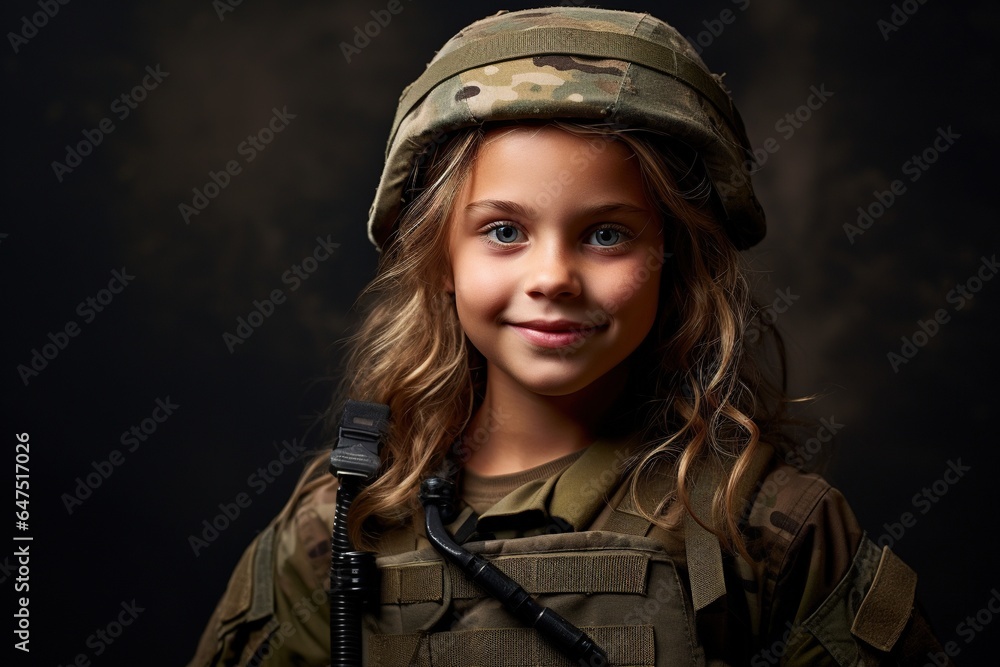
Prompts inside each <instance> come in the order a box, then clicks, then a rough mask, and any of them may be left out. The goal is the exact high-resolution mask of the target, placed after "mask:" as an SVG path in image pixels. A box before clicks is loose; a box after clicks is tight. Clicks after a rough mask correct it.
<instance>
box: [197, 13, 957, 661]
mask: <svg viewBox="0 0 1000 667" xmlns="http://www.w3.org/2000/svg"><path fill="white" fill-rule="evenodd" d="M750 156H751V149H750V144H749V142H748V140H747V138H746V135H745V132H744V129H743V124H742V121H741V119H740V117H739V114H738V112H737V111H736V109H735V107H734V106H733V105H732V101H731V99H730V97H729V95H728V93H727V92H726V91H725V89H724V88H723V87H722V85H721V77H717V76H715V75H712V74H710V73H709V71H708V70H707V69H706V68H705V66H704V65H703V64H702V63H701V61H700V59H699V58H698V56H697V55H696V54H695V53H694V51H693V49H692V48H691V47H690V46H689V45H688V44H687V43H686V42H685V41H684V39H683V38H682V37H681V36H680V35H679V34H678V33H677V32H676V31H675V30H674V29H673V28H671V27H670V26H668V25H667V24H665V23H663V22H662V21H659V20H657V19H655V18H652V17H650V16H649V15H640V14H632V13H627V12H619V11H608V10H598V9H587V8H569V7H552V8H546V9H539V10H528V11H520V12H512V13H500V14H498V15H496V16H493V17H490V18H487V19H485V20H482V21H479V22H477V23H475V24H473V25H471V26H469V27H467V28H466V29H464V30H463V31H462V32H460V33H459V34H458V35H457V36H456V37H454V38H453V39H452V40H450V41H449V42H448V43H447V44H445V46H444V47H443V48H442V49H441V51H439V52H438V54H437V55H436V56H435V58H434V60H433V61H432V62H431V64H430V65H429V66H428V69H427V71H426V72H425V73H424V75H422V76H421V77H420V79H418V80H417V81H416V82H415V83H414V84H413V85H411V86H410V87H408V88H407V89H406V90H405V91H404V93H403V96H402V98H401V99H400V104H399V108H398V110H397V114H396V120H395V123H394V126H393V130H392V135H391V137H390V140H389V149H388V153H387V160H386V167H385V171H384V173H383V176H382V180H381V183H380V185H379V188H378V191H377V193H376V198H375V202H374V204H373V206H372V210H371V216H370V219H369V235H370V237H371V239H372V241H373V242H374V243H375V245H376V246H377V247H379V248H380V249H381V251H382V257H381V262H380V266H379V271H378V276H377V277H376V279H375V281H374V282H373V283H372V285H371V286H370V288H369V294H370V295H372V297H373V304H372V306H371V307H370V309H369V310H368V312H367V313H366V315H365V319H364V321H363V324H362V326H361V329H360V331H359V332H358V334H357V335H356V337H355V339H354V341H353V344H354V347H353V351H352V354H351V356H350V360H349V363H348V369H347V372H346V374H345V377H346V381H345V391H344V395H345V398H346V397H350V398H354V399H357V400H363V401H369V402H374V403H383V404H386V405H388V406H389V408H390V410H391V415H392V417H391V424H390V426H389V428H388V432H387V434H386V436H385V443H384V447H383V450H382V467H381V469H380V472H379V474H378V476H377V477H376V478H375V479H374V480H373V481H372V483H371V484H370V485H369V486H368V487H367V488H366V489H365V490H364V491H362V492H361V493H360V495H359V496H358V497H357V499H356V500H355V502H354V504H353V507H352V509H351V512H350V516H349V518H348V525H349V529H350V537H351V540H352V542H353V544H354V546H355V547H357V548H362V549H370V550H373V551H375V552H376V553H377V554H378V555H379V560H378V566H379V570H380V572H381V586H380V590H379V596H378V599H379V602H380V607H379V609H377V610H376V611H375V612H374V613H368V614H367V615H366V617H365V632H366V649H365V650H366V656H367V657H366V659H367V661H368V662H367V664H398V665H410V664H419V665H498V666H500V665H533V664H553V665H556V664H571V663H570V662H568V660H567V658H565V657H563V656H561V655H559V654H558V652H556V651H555V650H554V649H552V648H551V646H550V645H549V644H547V643H546V641H544V640H543V639H541V638H540V637H539V636H538V633H537V632H536V631H534V630H532V629H529V628H523V627H520V626H519V624H518V623H517V622H516V621H515V620H514V619H513V617H511V616H510V615H508V614H507V612H506V611H504V610H503V609H502V608H500V607H499V605H498V604H497V603H496V602H495V601H494V600H491V599H489V598H488V597H487V596H486V595H485V594H484V593H483V591H482V590H481V589H479V588H478V587H477V586H474V585H472V584H470V583H469V582H468V580H467V579H466V578H464V576H463V575H462V573H460V572H458V571H457V570H455V569H454V568H450V567H447V566H444V565H443V564H442V560H441V558H440V556H438V555H437V553H436V552H435V550H434V549H432V548H429V546H428V545H429V542H428V539H427V536H426V535H427V533H426V532H425V530H424V511H423V509H422V508H421V506H420V503H419V501H418V488H419V487H420V484H421V482H422V481H423V480H424V479H426V478H428V477H430V476H432V475H434V474H437V475H442V476H445V477H450V478H452V479H455V480H456V481H457V483H458V489H459V505H458V507H457V508H456V510H457V512H456V515H455V516H453V517H450V518H449V519H450V525H449V526H448V532H449V535H451V536H453V537H454V540H455V541H456V542H458V543H464V544H465V545H466V546H467V548H468V549H469V550H470V551H475V552H478V553H479V554H481V555H484V556H486V557H487V558H488V559H490V560H493V561H494V562H495V563H496V564H497V565H498V566H499V567H500V568H501V569H503V570H504V571H505V572H506V573H507V574H508V575H510V576H511V577H512V578H513V579H515V580H518V582H519V583H520V584H521V585H522V586H523V587H524V588H525V589H527V590H528V592H529V593H532V594H534V595H539V596H541V598H542V599H543V602H544V603H545V604H547V605H549V606H550V607H552V608H553V609H554V610H555V611H557V612H558V613H559V614H561V615H562V616H564V617H566V618H567V619H568V620H569V621H570V622H572V623H574V624H575V625H577V626H580V627H581V628H582V629H583V630H584V631H585V632H586V633H588V635H589V637H590V638H591V639H592V640H593V641H594V642H595V643H596V644H598V645H600V646H601V647H602V648H603V651H604V652H605V654H606V656H607V661H606V662H601V664H612V665H639V664H641V665H667V664H670V665H673V664H692V665H699V664H713V665H735V664H752V665H771V664H796V665H798V664H801V665H806V664H808V665H814V664H830V665H860V664H883V663H884V664H910V663H914V664H917V663H919V664H922V661H923V660H924V659H925V656H926V655H927V653H928V652H929V651H933V652H937V651H939V650H940V647H939V646H938V645H937V642H936V640H935V639H934V638H933V636H932V635H931V633H930V632H929V631H928V630H927V626H926V624H925V622H924V621H923V618H922V616H921V615H920V613H919V612H918V611H917V610H916V609H915V608H914V606H913V605H914V587H915V581H916V577H915V575H914V574H913V572H912V571H911V570H910V569H909V568H907V566H906V565H904V564H903V563H902V562H901V561H899V559H898V558H897V557H895V556H894V555H893V554H892V553H891V552H890V551H889V550H888V549H884V550H881V551H880V550H879V549H878V548H877V547H875V546H874V544H873V543H872V542H871V541H870V540H868V539H867V538H866V537H865V536H864V534H863V531H862V530H861V528H860V527H859V526H858V524H857V522H856V520H855V519H854V517H853V515H852V514H851V512H850V509H849V508H848V507H847V505H846V503H845V502H844V500H843V498H842V496H841V495H840V494H839V493H837V492H836V491H835V490H833V489H831V488H830V487H829V486H828V485H827V484H826V483H825V482H824V481H823V480H822V479H821V478H819V477H817V476H815V475H807V474H803V473H801V472H799V471H797V470H795V469H794V468H792V467H790V466H788V465H784V464H783V462H782V458H783V453H787V452H788V451H789V446H790V445H791V442H790V440H789V438H788V436H787V435H786V433H787V430H788V429H787V427H788V420H787V419H786V417H785V407H786V403H787V399H786V398H785V396H784V395H783V393H782V391H781V390H780V389H778V388H777V387H776V383H774V382H772V380H771V379H770V376H771V375H772V374H773V373H770V372H769V371H770V369H772V368H774V367H777V368H778V371H777V375H779V376H780V375H781V373H782V372H783V370H782V359H781V357H782V355H781V346H780V339H777V338H776V337H774V339H775V341H776V345H775V347H774V349H775V350H776V352H777V354H776V355H771V356H772V357H774V356H776V357H777V361H776V362H775V363H768V362H767V358H768V355H766V354H764V350H763V349H762V347H761V346H755V345H752V344H751V343H754V342H756V341H757V340H758V338H759V337H760V336H759V334H760V332H761V331H764V332H766V333H773V332H770V330H769V327H768V325H767V324H766V323H764V322H763V321H762V320H761V318H760V317H759V316H758V313H759V309H758V308H757V307H756V306H755V304H754V303H753V301H752V299H751V297H750V291H749V288H748V285H747V281H746V278H745V270H744V268H743V266H742V263H741V259H740V255H739V250H741V249H744V248H746V247H749V246H751V245H753V244H754V243H756V242H757V241H759V240H760V239H761V238H762V236H763V234H764V215H763V212H762V211H761V209H760V206H759V204H758V203H757V200H756V198H755V197H754V194H753V190H752V187H751V183H750V180H749V177H748V175H747V174H748V172H749V167H752V162H748V160H751V159H752V158H751V157H750ZM326 465H327V458H326V456H325V455H324V457H323V458H322V459H318V460H317V461H315V462H314V463H313V464H312V465H311V466H310V468H309V469H308V470H307V471H306V473H305V474H304V476H303V478H302V480H301V482H300V483H299V486H298V488H297V489H296V491H295V493H294V494H293V497H292V499H291V500H290V501H289V503H288V505H287V506H286V507H285V509H284V510H283V511H282V513H281V514H280V515H279V516H278V517H277V518H276V519H275V521H274V522H272V524H271V526H269V527H268V529H267V530H265V531H264V532H263V533H261V535H260V536H259V537H258V538H257V539H256V540H255V542H254V544H253V545H251V547H250V548H249V549H248V550H247V552H246V554H245V555H244V557H243V559H242V560H241V561H240V563H239V565H238V566H237V569H236V572H235V574H234V575H233V577H232V579H231V581H230V585H229V588H228V590H227V591H226V594H225V596H224V597H223V599H222V601H221V602H220V604H219V606H218V608H217V609H216V611H215V614H214V615H213V617H212V619H211V620H210V622H209V626H208V628H207V629H206V631H205V634H204V636H203V638H202V642H201V644H200V646H199V648H198V653H197V655H196V657H195V659H194V661H193V662H192V664H193V665H206V664H240V665H245V664H250V665H258V664H275V665H279V664H280V665H284V664H308V665H325V664H328V663H329V662H330V660H331V655H330V650H331V649H330V643H329V641H330V640H329V632H328V629H329V622H330V609H329V605H328V602H327V590H328V588H329V583H328V572H329V564H330V552H329V550H330V546H329V544H330V538H329V536H330V531H331V526H332V525H333V522H334V499H335V494H336V488H337V486H336V482H335V480H334V479H333V478H332V477H330V476H329V475H327V474H326V472H325V469H326ZM428 513H429V511H428ZM940 655H941V656H944V655H945V654H944V653H940ZM333 658H334V659H335V660H336V659H338V656H333ZM602 661H603V658H602Z"/></svg>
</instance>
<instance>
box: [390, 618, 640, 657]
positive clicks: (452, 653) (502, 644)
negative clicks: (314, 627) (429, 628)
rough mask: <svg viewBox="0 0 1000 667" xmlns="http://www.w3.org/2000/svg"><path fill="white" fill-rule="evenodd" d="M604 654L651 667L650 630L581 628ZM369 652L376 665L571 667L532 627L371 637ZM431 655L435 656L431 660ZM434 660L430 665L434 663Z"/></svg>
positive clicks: (618, 626) (613, 626) (632, 627)
mask: <svg viewBox="0 0 1000 667" xmlns="http://www.w3.org/2000/svg"><path fill="white" fill-rule="evenodd" d="M581 630H583V631H584V632H586V633H587V634H588V635H589V636H590V637H591V638H592V639H593V640H594V641H595V642H596V643H597V644H599V645H600V646H602V647H604V648H605V649H606V650H607V652H608V665H609V666H613V667H655V665H656V651H655V644H654V636H653V628H652V626H648V625H638V626H623V625H612V626H596V627H583V628H581ZM371 642H372V649H374V651H375V652H376V653H377V655H379V656H380V660H379V663H378V664H379V667H430V666H431V665H432V664H433V667H466V666H467V665H477V666H479V667H534V666H535V665H538V666H542V667H566V666H569V665H572V664H573V663H572V662H571V661H570V660H569V659H567V658H566V657H565V656H563V655H562V654H560V653H559V652H557V651H556V650H555V649H553V648H552V647H550V646H549V645H548V644H546V643H545V642H544V641H542V640H541V638H540V637H539V636H538V633H537V632H536V631H534V630H532V629H531V628H490V629H483V630H463V631H459V632H442V633H438V634H433V635H430V636H426V635H424V636H422V635H419V634H410V635H375V636H373V637H372V638H371ZM432 656H433V658H432ZM432 660H433V662H432Z"/></svg>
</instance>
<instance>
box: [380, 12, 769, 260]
mask: <svg viewBox="0 0 1000 667" xmlns="http://www.w3.org/2000/svg"><path fill="white" fill-rule="evenodd" d="M557 118H558V119H573V120H583V121H585V122H586V121H599V122H601V123H602V124H614V125H615V126H620V127H627V128H645V129H650V130H656V131H659V132H662V133H664V134H666V135H669V136H670V137H672V138H673V139H675V140H677V141H680V142H682V143H684V144H686V145H687V146H689V147H691V148H692V149H694V150H695V151H696V152H697V153H698V155H699V156H700V158H701V160H702V162H703V163H704V166H705V170H706V172H707V174H708V176H709V178H710V180H711V181H712V184H713V186H714V189H715V192H716V193H717V194H718V195H719V202H720V204H721V208H722V209H723V213H724V216H725V219H724V220H723V221H722V224H723V226H724V228H725V229H726V232H727V233H728V235H729V237H730V238H731V239H732V240H733V243H734V244H735V245H736V246H737V247H738V248H741V249H742V248H748V247H750V246H752V245H754V244H755V243H757V242H758V241H760V240H761V239H762V238H763V237H764V231H765V223H764V212H763V210H762V209H761V206H760V204H759V203H758V201H757V198H756V197H755V195H754V192H753V186H752V184H751V182H750V176H749V174H748V171H747V170H746V169H744V163H745V162H746V161H747V160H752V159H753V156H752V153H751V150H750V142H749V140H748V139H747V136H746V130H745V129H744V127H743V120H742V119H741V118H740V115H739V112H738V111H737V110H736V107H735V106H734V105H733V102H732V98H731V97H730V95H729V93H728V91H727V90H726V89H725V88H724V87H723V85H722V77H721V76H718V75H715V74H712V73H711V72H710V71H709V70H708V68H707V67H706V66H705V64H704V63H703V62H702V61H701V58H699V57H698V54H697V53H696V52H695V50H694V48H693V47H692V46H691V45H690V44H689V43H688V42H687V41H686V40H685V39H684V38H683V37H682V36H681V34H680V33H678V32H677V31H676V30H675V29H674V28H672V27H671V26H669V25H667V24H666V23H664V22H663V21H660V20H659V19H656V18H654V17H652V16H650V15H649V14H638V13H633V12H624V11H616V10H606V9H593V8H587V7H547V8H544V9H529V10H522V11H515V12H506V11H502V12H499V13H497V14H496V15H494V16H490V17H488V18H485V19H482V20H480V21H477V22H475V23H473V24H472V25H470V26H468V27H467V28H465V29H463V30H462V31H461V32H459V33H458V34H457V35H455V36H454V37H452V38H451V39H450V40H448V42H447V43H445V45H444V46H443V47H442V48H441V50H440V51H438V52H437V54H436V55H435V56H434V58H433V59H432V60H431V62H430V63H429V64H428V65H427V69H426V70H425V71H424V73H423V74H422V75H421V76H420V78H418V79H417V80H416V81H415V82H413V83H412V84H411V85H409V86H407V87H406V88H405V89H404V90H403V93H402V95H401V96H400V100H399V106H398V107H397V109H396V117H395V120H394V121H393V125H392V132H391V134H390V136H389V143H388V146H387V148H386V162H385V168H384V170H383V172H382V178H381V180H380V182H379V186H378V190H377V191H376V193H375V201H374V203H373V204H372V207H371V210H370V212H369V218H368V236H369V238H370V239H371V241H372V243H374V244H375V245H376V247H378V248H381V247H382V245H383V244H384V243H385V242H386V241H387V240H388V239H389V237H390V235H391V234H392V232H393V231H394V228H395V225H396V222H397V218H398V216H399V214H400V211H401V209H402V206H403V200H404V196H405V188H406V186H407V182H408V179H409V178H410V175H411V173H412V170H413V168H414V165H415V164H416V163H417V160H418V157H419V156H420V154H421V152H422V151H423V150H425V149H426V148H428V147H429V146H431V145H432V144H434V143H438V142H440V141H441V140H442V137H444V136H447V135H448V133H451V132H453V131H455V130H458V129H462V128H466V127H472V126H477V125H480V124H482V123H486V122H490V121H512V120H528V119H557Z"/></svg>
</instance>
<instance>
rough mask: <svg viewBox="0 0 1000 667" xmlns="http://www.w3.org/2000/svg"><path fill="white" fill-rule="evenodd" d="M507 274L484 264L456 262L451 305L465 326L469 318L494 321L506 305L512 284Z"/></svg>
mask: <svg viewBox="0 0 1000 667" xmlns="http://www.w3.org/2000/svg"><path fill="white" fill-rule="evenodd" d="M506 275H509V272H506V273H505V272H504V271H501V270H496V269H493V268H491V267H490V266H489V264H488V262H483V261H474V262H473V261H470V262H457V263H456V265H455V272H454V274H453V276H454V286H455V306H456V308H457V309H458V316H459V319H460V320H461V321H462V323H463V326H466V328H467V324H469V323H470V322H471V320H472V319H483V318H489V319H495V318H496V317H497V316H498V315H500V313H501V312H502V311H503V309H504V308H505V307H506V305H507V304H508V302H509V299H510V295H511V293H512V292H511V290H512V285H510V284H508V283H510V279H509V278H506V279H505V276H506Z"/></svg>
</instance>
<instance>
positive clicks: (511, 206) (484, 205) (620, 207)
mask: <svg viewBox="0 0 1000 667" xmlns="http://www.w3.org/2000/svg"><path fill="white" fill-rule="evenodd" d="M478 209H489V210H495V211H503V212H504V213H509V214H511V215H518V216H521V217H524V218H532V217H535V215H536V211H535V209H533V208H531V207H530V206H524V205H522V204H519V203H517V202H515V201H509V200H506V199H481V200H479V201H474V202H472V203H471V204H468V205H467V206H466V207H465V210H466V212H467V213H468V212H473V211H476V210H478ZM578 213H579V214H580V215H585V216H597V215H605V214H607V213H647V214H648V213H649V210H648V209H645V208H640V207H638V206H633V205H632V204H626V203H624V202H608V203H606V204H597V205H595V206H587V207H585V208H583V209H580V210H579V212H578Z"/></svg>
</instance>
